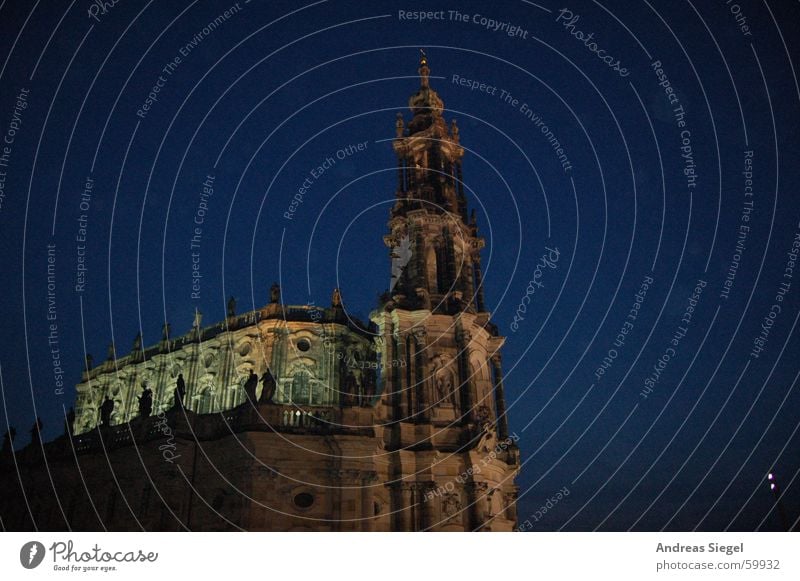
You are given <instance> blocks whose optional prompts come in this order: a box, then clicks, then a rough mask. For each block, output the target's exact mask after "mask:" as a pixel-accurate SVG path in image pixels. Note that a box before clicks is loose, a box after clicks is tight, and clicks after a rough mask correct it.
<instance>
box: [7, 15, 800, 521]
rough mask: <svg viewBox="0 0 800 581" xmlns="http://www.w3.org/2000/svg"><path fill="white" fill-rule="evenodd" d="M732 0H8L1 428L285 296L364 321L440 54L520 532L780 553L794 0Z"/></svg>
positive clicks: (796, 220) (794, 245) (798, 240)
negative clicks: (698, 540)
mask: <svg viewBox="0 0 800 581" xmlns="http://www.w3.org/2000/svg"><path fill="white" fill-rule="evenodd" d="M737 1H738V3H736V2H728V1H726V0H714V1H707V2H696V1H695V2H692V1H683V0H680V1H677V2H666V1H655V0H642V1H636V2H629V1H622V0H618V1H613V2H591V1H588V0H580V1H579V0H571V1H570V2H569V3H567V4H566V5H565V4H557V3H554V2H552V0H542V1H540V2H536V3H533V2H527V1H522V0H520V1H511V0H509V1H504V2H491V3H489V2H417V3H413V2H412V3H410V4H409V3H407V2H405V3H399V2H392V1H380V2H346V1H338V0H330V1H324V0H323V1H320V2H313V3H308V4H303V3H302V2H268V1H262V0H252V1H245V0H241V1H240V2H238V3H234V2H231V1H228V0H213V1H208V2H198V1H194V2H190V1H188V0H180V1H174V2H172V1H170V2H166V1H151V2H144V1H140V2H133V1H118V2H117V3H116V5H114V3H113V2H107V3H106V5H105V6H104V7H101V4H103V3H102V2H90V1H89V0H75V1H72V2H61V1H50V0H47V1H46V2H43V1H36V2H30V1H22V0H16V1H15V0H11V1H4V2H0V46H2V50H1V51H0V67H2V68H0V91H2V93H1V95H0V139H2V140H4V141H3V143H0V186H2V188H1V189H0V256H2V262H3V268H2V272H3V275H2V280H3V294H2V300H0V321H2V333H0V371H1V372H2V375H1V377H2V401H3V408H2V410H0V414H2V415H0V428H2V431H5V429H6V427H7V426H6V424H7V423H10V424H11V425H13V426H15V427H16V428H17V431H18V433H19V435H18V437H17V441H16V446H17V447H20V446H23V445H25V444H26V443H27V441H28V438H29V435H28V431H29V429H30V426H31V425H32V424H33V422H34V419H35V417H36V415H39V416H41V417H42V419H43V421H44V424H45V428H44V432H45V438H46V439H50V438H54V437H56V436H58V435H59V434H61V433H62V431H63V413H64V412H63V410H64V407H66V408H69V406H70V405H72V403H73V398H74V393H73V392H74V389H73V386H74V384H75V383H77V382H78V381H79V378H80V371H81V369H82V366H83V361H84V355H85V353H87V352H88V353H92V354H93V355H94V359H95V361H96V362H100V361H103V360H104V359H105V357H106V350H107V346H108V344H109V342H110V341H112V340H113V341H114V342H115V343H116V345H117V350H118V352H119V353H120V354H124V353H127V352H128V351H129V349H130V345H131V342H132V341H133V338H134V336H135V335H136V334H137V333H139V332H141V333H142V335H143V337H144V343H145V344H153V343H155V342H157V341H158V340H159V339H160V336H161V326H162V324H163V323H164V321H165V320H167V321H169V322H170V323H171V325H172V329H173V333H174V334H176V335H177V334H181V333H184V332H186V331H188V330H189V329H190V327H191V325H192V320H193V316H194V311H195V308H198V309H199V310H200V311H202V313H203V317H204V319H203V321H204V323H208V324H211V323H213V322H215V321H218V320H220V319H222V318H223V317H224V316H225V304H226V301H227V298H228V297H229V296H231V295H233V296H235V297H237V299H238V302H239V307H238V308H239V310H240V311H245V310H250V309H254V308H259V307H261V306H262V305H263V304H264V303H265V302H267V300H268V290H269V286H270V285H271V284H272V283H273V281H278V282H279V283H280V284H281V287H282V298H283V301H284V302H286V303H287V304H309V303H312V302H313V303H314V304H318V305H327V304H328V302H329V301H330V295H331V291H332V289H333V288H334V287H340V288H341V292H342V296H343V300H344V305H345V307H346V308H347V310H348V311H349V312H351V313H353V315H355V316H356V317H358V318H360V319H362V320H366V319H367V318H368V314H369V311H370V310H371V309H372V308H374V307H375V306H376V305H377V298H378V296H379V295H380V294H381V293H382V292H383V291H384V290H385V289H387V288H388V287H389V281H390V259H389V255H388V249H387V248H386V247H385V246H384V244H383V241H382V236H383V234H385V233H386V232H387V227H386V222H387V220H388V215H389V209H390V207H391V205H392V203H393V196H394V187H395V180H396V177H395V167H396V160H395V157H394V154H393V152H392V149H391V139H392V138H393V137H394V123H395V115H396V113H397V112H398V111H403V112H404V113H405V115H406V119H408V117H409V114H408V110H407V106H408V105H407V102H408V97H409V95H411V94H412V93H414V92H415V91H416V90H417V88H418V86H419V81H418V77H417V71H416V69H417V65H418V61H419V54H420V53H419V49H420V48H424V49H425V51H426V53H427V56H428V59H429V63H430V67H431V75H432V79H431V85H432V86H433V88H434V89H435V90H436V91H437V92H438V93H439V95H440V96H441V98H442V99H443V100H444V102H445V105H446V108H447V111H446V112H445V117H446V118H447V119H448V120H449V119H451V118H455V119H457V121H458V125H459V128H460V135H461V142H462V144H463V145H464V147H465V148H466V149H467V153H466V154H465V158H464V180H465V184H466V187H467V188H468V191H469V192H470V196H469V201H470V206H471V207H472V208H475V209H476V210H477V215H478V223H479V226H480V229H481V232H482V234H483V236H485V238H486V240H487V247H486V249H485V250H484V254H483V265H484V271H485V285H486V298H487V301H488V303H489V307H488V310H490V311H491V312H492V317H493V321H494V322H495V324H497V326H498V328H499V330H500V333H501V334H502V335H505V336H506V337H507V340H506V345H505V347H504V350H503V362H504V371H505V384H506V399H507V401H508V405H509V414H510V430H511V431H512V432H514V433H515V434H517V435H518V436H519V439H520V441H519V446H520V448H521V452H522V459H523V462H524V466H523V468H522V472H521V475H520V477H519V479H518V484H519V485H520V499H519V518H520V521H521V522H523V521H525V520H529V521H530V523H531V524H532V527H531V528H532V530H594V529H598V530H628V529H632V530H660V529H667V530H692V529H697V530H725V529H729V530H755V529H759V530H781V527H782V524H781V520H780V518H779V515H778V511H777V509H776V508H775V506H776V504H775V499H774V498H773V495H772V494H771V493H770V490H769V488H768V486H767V483H766V475H767V473H768V472H770V471H771V470H774V471H775V473H776V474H777V476H778V478H779V480H780V482H781V485H782V487H783V491H784V493H783V498H782V503H783V506H784V507H785V511H786V513H787V514H788V518H789V521H790V524H791V523H792V522H796V520H795V519H798V518H800V435H798V426H800V386H798V374H800V359H799V358H798V353H800V349H799V346H800V340H799V339H798V337H799V336H800V334H798V333H797V331H796V325H797V324H798V317H800V301H798V297H800V267H798V265H797V264H796V262H795V261H796V260H797V258H798V256H797V255H798V250H799V249H800V207H798V203H797V202H798V193H797V188H798V184H800V164H798V153H799V151H798V140H797V137H796V136H797V134H798V130H800V126H799V125H798V122H799V121H800V88H798V78H797V75H798V73H797V71H796V70H795V68H796V67H797V66H798V65H800V59H798V54H799V53H798V43H800V37H798V28H797V23H798V22H800V5H798V3H797V2H790V1H788V0H766V1H763V2H756V1H746V0H737ZM226 11H227V12H226ZM419 11H430V13H429V14H427V15H426V16H428V17H429V18H426V19H425V20H422V21H420V19H419V14H418V12H419ZM220 15H227V16H225V17H223V18H221V19H220V18H218V17H220ZM215 19H216V21H217V24H216V25H213V28H209V23H212V22H214V21H215ZM358 144H363V146H362V148H361V150H359V148H358ZM327 158H331V159H333V163H326V164H325V165H327V166H328V167H324V171H323V172H321V173H320V172H318V171H317V170H316V168H317V167H318V166H320V165H323V162H324V161H325V160H326V159H327ZM312 170H315V172H316V173H317V176H318V177H316V178H314V179H312V180H310V182H311V183H310V185H308V187H306V191H305V195H304V196H303V199H302V202H301V203H296V204H295V205H294V206H292V201H293V196H294V195H295V193H296V192H297V191H298V189H299V188H300V187H301V186H303V182H304V181H305V180H306V179H307V178H308V176H309V175H310V172H311V171H312ZM204 183H205V184H207V185H208V184H213V194H211V195H204V194H203V191H204V190H203V188H204ZM287 212H288V215H289V216H291V219H289V218H287ZM198 220H199V223H198ZM196 228H197V229H198V230H195V229H196ZM193 236H194V237H195V239H194V247H193V244H192V239H193ZM49 249H52V252H50V253H49V252H48V250H49ZM543 256H544V257H546V260H545V259H543ZM48 260H51V261H52V265H53V269H54V273H55V274H54V280H51V281H50V282H51V283H53V284H52V285H50V286H48ZM82 268H85V270H80V269H82ZM193 269H195V270H193ZM193 272H196V273H199V274H200V275H201V276H200V277H199V278H198V277H197V276H195V277H194V278H193ZM198 281H199V282H198ZM193 284H194V285H195V288H193ZM531 291H532V292H531ZM526 294H527V296H528V299H526V300H525V301H524V303H523V297H526ZM520 305H522V307H521V306H520ZM523 311H524V312H523ZM49 314H52V317H55V318H54V319H53V318H52V317H51V319H50V320H48V316H49ZM51 324H54V325H55V326H56V329H55V331H53V332H54V333H55V336H56V337H57V344H55V343H53V341H49V340H48V337H49V336H50V335H51V329H50V325H51ZM54 345H57V348H58V349H59V351H58V354H59V356H60V363H61V368H62V369H63V383H64V390H63V395H62V394H59V389H58V385H57V384H56V381H57V377H56V376H55V375H54V372H53V366H52V364H51V361H52V351H53V347H54ZM565 488H566V489H567V490H568V491H569V494H568V495H566V496H564V497H563V498H562V499H560V500H559V501H558V502H557V503H555V505H553V503H552V502H549V501H548V499H549V498H550V497H553V496H554V495H556V493H558V492H559V491H561V490H562V489H565ZM547 504H550V506H551V507H548V508H547V509H546V510H545V511H544V512H543V511H542V510H541V509H540V507H542V506H543V505H547Z"/></svg>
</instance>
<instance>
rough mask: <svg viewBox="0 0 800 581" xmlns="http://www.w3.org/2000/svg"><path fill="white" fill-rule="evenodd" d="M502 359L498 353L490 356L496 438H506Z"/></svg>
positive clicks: (506, 425) (506, 426)
mask: <svg viewBox="0 0 800 581" xmlns="http://www.w3.org/2000/svg"><path fill="white" fill-rule="evenodd" d="M501 363H502V358H501V356H500V354H499V353H495V354H494V355H492V369H493V370H494V404H495V411H496V412H497V438H498V440H501V441H502V440H505V439H506V438H508V416H507V415H506V397H505V392H504V389H503V368H502V365H501Z"/></svg>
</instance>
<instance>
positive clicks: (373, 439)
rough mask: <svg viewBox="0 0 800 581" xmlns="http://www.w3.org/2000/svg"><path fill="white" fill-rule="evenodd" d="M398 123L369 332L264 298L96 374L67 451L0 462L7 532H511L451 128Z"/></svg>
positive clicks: (431, 102) (496, 394)
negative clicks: (390, 202) (384, 257)
mask: <svg viewBox="0 0 800 581" xmlns="http://www.w3.org/2000/svg"><path fill="white" fill-rule="evenodd" d="M429 75H430V71H429V67H428V63H427V59H426V58H425V57H424V55H423V57H422V59H421V61H420V65H419V76H420V87H419V89H418V90H417V92H416V93H414V94H413V95H412V96H411V98H410V99H409V107H410V109H411V118H410V120H409V121H408V123H407V124H406V122H405V120H404V118H403V115H402V114H401V113H398V115H397V120H396V122H395V131H396V137H395V139H394V141H393V149H394V152H395V154H396V158H397V184H396V196H395V197H396V202H395V204H394V206H393V208H392V209H391V214H390V217H389V222H388V233H387V234H386V235H385V236H384V243H385V244H386V246H387V247H388V248H389V254H390V257H391V258H392V260H391V265H389V264H387V270H389V268H391V270H392V288H391V289H390V290H389V291H388V292H387V293H385V294H384V295H383V296H382V297H381V299H380V304H379V305H378V307H377V308H376V309H375V310H374V311H373V312H372V313H371V315H370V321H369V323H368V324H364V323H363V322H360V321H357V320H355V319H354V318H352V317H351V316H349V315H348V314H346V313H345V311H344V308H343V306H342V301H341V296H340V295H339V292H338V290H335V291H334V293H333V296H332V299H331V304H330V306H329V307H327V308H321V307H316V306H308V305H302V306H289V305H285V304H283V303H282V301H281V297H280V289H279V288H278V287H277V285H273V287H272V288H271V289H270V297H269V302H268V303H267V304H266V305H265V306H264V307H263V308H260V309H257V310H254V311H250V312H247V313H243V314H237V313H236V308H235V303H234V302H233V301H231V303H229V305H228V313H227V317H226V318H225V319H224V320H223V321H221V322H219V323H218V324H216V325H213V326H205V327H204V326H203V324H202V317H201V316H200V315H199V313H198V314H197V315H196V317H195V322H194V325H193V327H192V329H191V331H190V332H189V333H187V334H185V335H182V336H180V337H172V335H171V333H170V329H169V327H168V326H167V325H165V328H164V329H163V331H162V340H161V341H160V342H159V343H158V344H156V345H153V346H150V347H144V346H143V345H142V344H141V343H142V342H141V339H140V338H139V337H137V339H136V340H135V341H134V344H133V348H132V350H131V352H130V353H129V354H128V355H126V356H124V357H118V356H117V354H116V352H115V350H114V348H113V346H112V347H110V348H109V353H108V358H107V360H106V361H105V362H103V363H102V364H100V365H96V366H93V365H92V362H91V361H90V360H87V365H86V369H85V371H84V372H83V374H82V377H81V382H80V383H79V384H78V385H77V396H76V403H75V412H74V417H73V416H72V415H70V417H69V418H68V421H67V426H66V428H65V434H64V436H62V437H60V438H58V439H56V440H54V441H52V442H48V443H42V442H41V440H40V439H39V427H37V426H34V428H33V430H32V434H33V441H32V443H31V444H30V445H28V446H27V447H25V448H23V449H21V450H18V451H16V452H14V451H13V446H12V443H11V438H9V437H8V435H7V438H6V442H5V444H4V447H3V451H2V454H0V464H1V465H2V470H0V474H2V476H0V479H2V486H3V490H4V491H9V493H7V494H5V495H3V497H2V499H0V517H2V521H3V524H4V527H5V528H6V529H8V530H33V529H37V530H104V529H107V530H240V529H244V530H266V531H293V530H317V531H429V530H430V531H473V530H480V531H510V530H513V529H514V528H515V526H516V521H517V515H516V498H517V488H516V485H515V483H514V478H515V476H516V475H517V473H518V471H519V466H520V460H519V451H518V448H517V446H516V443H515V437H512V436H510V435H509V430H508V424H507V415H506V404H505V397H504V386H503V374H502V364H501V355H500V351H501V347H502V345H503V341H504V338H503V337H501V336H500V335H499V334H498V331H497V327H496V326H494V325H493V324H492V323H491V321H490V314H489V312H488V311H487V310H486V307H485V301H484V296H483V282H482V273H481V256H480V252H481V249H482V248H483V246H484V241H483V239H482V238H481V237H480V236H479V235H478V229H477V224H476V220H475V216H474V213H472V214H471V215H470V213H469V212H468V208H467V200H466V196H465V194H464V189H463V185H462V181H461V174H462V170H461V162H462V157H463V155H464V149H463V148H462V147H461V145H460V142H459V139H460V137H459V131H458V127H457V125H456V123H455V121H452V122H451V123H450V124H449V125H448V124H447V123H446V121H445V118H444V116H443V112H444V104H443V102H442V100H441V99H440V98H439V96H438V94H437V93H436V91H434V90H433V89H432V88H431V87H430V84H429Z"/></svg>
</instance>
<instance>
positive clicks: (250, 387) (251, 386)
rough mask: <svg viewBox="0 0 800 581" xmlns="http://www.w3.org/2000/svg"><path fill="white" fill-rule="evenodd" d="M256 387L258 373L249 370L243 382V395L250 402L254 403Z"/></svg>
mask: <svg viewBox="0 0 800 581" xmlns="http://www.w3.org/2000/svg"><path fill="white" fill-rule="evenodd" d="M256 387H258V375H256V374H255V373H253V371H252V370H250V375H248V376H247V381H245V382H244V395H245V398H246V399H247V401H249V402H251V403H252V404H255V403H256Z"/></svg>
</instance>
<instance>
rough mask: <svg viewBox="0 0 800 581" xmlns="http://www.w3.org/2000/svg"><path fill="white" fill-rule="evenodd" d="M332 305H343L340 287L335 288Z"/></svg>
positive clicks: (335, 307) (334, 306) (337, 306)
mask: <svg viewBox="0 0 800 581" xmlns="http://www.w3.org/2000/svg"><path fill="white" fill-rule="evenodd" d="M331 306H332V307H333V308H334V309H337V308H339V307H341V306H342V293H341V292H340V291H339V289H338V288H335V289H333V294H332V295H331Z"/></svg>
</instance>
